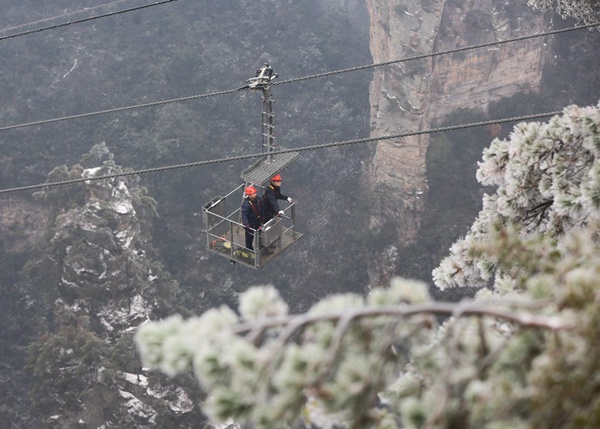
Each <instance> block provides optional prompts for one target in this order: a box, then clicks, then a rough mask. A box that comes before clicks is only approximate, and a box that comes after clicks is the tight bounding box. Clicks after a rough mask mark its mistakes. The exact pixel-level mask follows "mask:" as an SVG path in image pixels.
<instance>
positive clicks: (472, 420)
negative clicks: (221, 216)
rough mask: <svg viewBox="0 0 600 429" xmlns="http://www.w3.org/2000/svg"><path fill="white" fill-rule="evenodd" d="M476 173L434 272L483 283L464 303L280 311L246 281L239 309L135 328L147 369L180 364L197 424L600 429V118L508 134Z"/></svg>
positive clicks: (570, 116) (406, 284) (393, 302)
mask: <svg viewBox="0 0 600 429" xmlns="http://www.w3.org/2000/svg"><path fill="white" fill-rule="evenodd" d="M477 176H478V179H479V180H480V181H481V182H482V183H484V184H488V185H495V186H497V191H496V193H495V194H494V195H492V196H486V197H485V204H484V208H483V210H482V211H481V213H480V216H479V218H478V219H477V220H476V222H475V223H474V225H473V228H472V229H471V232H470V233H469V235H468V236H467V238H465V239H463V240H461V241H460V242H459V243H458V244H457V245H455V246H454V247H453V248H452V255H451V256H450V257H449V259H447V260H446V261H445V262H444V264H442V266H441V267H440V268H439V269H438V270H436V274H435V278H436V282H437V284H438V285H439V286H440V287H449V286H450V285H454V286H458V285H470V284H473V282H477V284H480V285H486V286H488V287H487V288H482V289H481V290H480V291H479V293H478V294H477V297H476V299H475V300H472V301H465V302H461V303H456V304H451V303H441V302H437V303H436V302H431V301H430V298H429V296H428V293H427V288H426V286H425V285H424V284H422V283H418V282H413V281H408V280H402V279H394V280H393V281H392V283H391V285H390V287H389V288H388V289H381V290H374V291H372V292H371V293H370V294H369V296H368V297H366V298H363V297H361V296H357V295H351V294H345V295H335V296H331V297H328V298H325V299H324V300H322V301H321V302H319V303H317V304H316V305H315V306H314V307H313V308H312V309H310V310H309V311H308V312H307V313H306V314H301V315H296V316H291V315H289V314H288V313H287V305H286V303H285V302H283V301H282V300H281V299H280V297H279V295H278V293H277V291H276V290H275V288H274V287H272V286H266V287H256V288H251V289H249V290H248V291H247V292H246V293H244V294H243V295H242V296H241V297H240V302H239V312H238V313H236V312H234V311H233V310H231V309H229V308H227V307H221V308H217V309H212V310H209V311H208V312H206V313H204V314H203V315H202V316H201V317H198V318H191V319H188V320H183V319H182V318H180V317H177V316H174V317H171V318H169V319H166V320H163V321H160V322H153V323H148V324H146V325H143V326H142V327H141V328H139V329H138V332H137V334H136V342H137V345H138V348H139V350H140V352H141V356H142V359H143V361H144V364H145V365H149V366H151V367H152V368H155V369H158V370H160V371H162V372H164V373H166V374H168V375H170V376H174V375H176V374H179V373H181V372H185V371H187V370H188V369H189V368H190V367H191V368H193V371H194V374H195V375H196V377H197V378H198V380H199V382H200V384H201V386H202V387H203V388H204V389H205V390H206V391H207V393H208V397H207V400H206V402H205V403H204V410H205V412H206V413H207V414H208V415H209V416H211V417H212V418H213V419H214V420H216V421H223V420H225V419H228V418H234V419H236V420H237V421H239V422H251V423H252V425H253V426H252V427H256V428H282V427H293V425H294V424H296V423H297V422H298V421H302V420H304V421H305V422H311V423H315V424H317V425H318V426H320V427H329V428H333V427H334V426H335V427H340V426H343V427H348V428H367V427H373V428H396V427H403V428H488V429H500V428H507V429H508V428H536V427H544V428H575V427H577V428H596V427H600V403H599V402H598V401H597V391H598V388H599V382H598V378H597V374H598V371H600V362H599V361H598V360H597V359H596V351H595V348H596V347H597V344H598V342H599V341H600V280H599V278H600V233H599V231H600V228H599V226H600V108H599V107H587V108H580V107H576V106H571V107H568V108H566V109H565V110H564V112H563V114H562V115H560V116H556V117H553V118H552V119H551V120H550V121H549V122H548V123H528V124H525V123H523V124H519V125H517V126H516V127H515V129H514V131H513V132H512V134H511V136H510V138H509V139H508V140H498V139H496V140H494V142H493V143H492V145H491V146H490V148H489V149H487V150H486V151H485V153H484V160H483V161H482V162H481V163H480V166H479V170H478V173H477ZM436 316H438V317H436ZM439 316H445V317H443V318H442V321H441V320H440V317H439ZM446 316H449V317H446ZM438 324H439V325H438Z"/></svg>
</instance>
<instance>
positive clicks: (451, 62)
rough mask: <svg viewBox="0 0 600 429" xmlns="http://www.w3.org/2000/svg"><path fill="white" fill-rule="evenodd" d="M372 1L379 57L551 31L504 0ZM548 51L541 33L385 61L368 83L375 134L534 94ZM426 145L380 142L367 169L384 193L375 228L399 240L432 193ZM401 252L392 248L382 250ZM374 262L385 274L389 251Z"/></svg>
mask: <svg viewBox="0 0 600 429" xmlns="http://www.w3.org/2000/svg"><path fill="white" fill-rule="evenodd" d="M367 7H368V10H369V13H370V20H371V30H370V31H371V53H372V55H373V61H374V62H375V63H378V62H385V61H389V60H392V59H401V58H408V57H412V56H417V55H423V54H428V53H433V52H438V51H442V50H448V49H453V48H459V47H464V46H470V45H474V44H480V43H486V42H492V41H499V40H503V39H507V38H513V37H518V36H521V35H526V34H533V33H536V32H541V31H543V30H544V29H546V28H548V24H547V22H546V19H545V16H544V15H543V14H541V13H536V12H532V11H531V10H530V9H528V8H527V7H526V5H521V6H518V5H515V4H514V2H505V1H497V0H484V1H473V0H407V1H404V2H402V3H399V2H397V1H394V0H367ZM549 49H550V48H549V46H548V44H547V41H546V40H545V39H544V38H536V39H532V40H528V41H522V42H518V43H512V44H506V45H498V46H494V47H490V48H487V49H477V50H472V51H464V52H460V53H456V54H452V55H444V56H436V57H433V58H425V59H420V60H414V61H407V62H401V63H398V64H394V65H390V66H385V67H379V68H377V69H376V70H375V72H374V77H373V82H372V83H371V87H370V105H371V134H372V136H374V137H376V136H382V135H387V134H396V133H401V132H403V131H406V132H408V131H416V130H419V129H427V128H430V127H431V126H432V124H434V123H435V122H436V121H437V120H440V119H443V118H444V117H445V116H446V115H447V114H449V113H451V112H453V111H454V110H456V109H458V108H480V109H482V110H484V111H485V110H486V109H487V107H488V105H489V103H490V102H493V101H497V100H498V99H500V98H502V97H508V96H511V95H514V94H516V93H518V92H520V91H523V90H525V89H527V90H534V91H535V90H536V89H538V88H539V85H540V81H541V77H542V70H543V67H544V64H545V60H546V59H547V58H548V55H547V54H548V52H549ZM428 144H429V136H428V135H422V136H417V137H409V138H403V139H398V140H391V139H390V140H384V141H380V142H378V144H377V145H376V148H375V150H374V152H373V156H372V159H371V160H370V163H368V164H367V166H366V167H365V169H364V171H363V182H364V183H366V184H367V188H368V189H371V190H373V189H374V190H376V192H375V193H374V196H375V201H373V204H374V210H373V212H372V214H371V220H370V225H369V226H370V228H371V229H372V230H373V231H375V232H376V231H379V230H381V229H382V228H383V229H390V230H394V231H395V235H396V237H397V240H396V241H397V243H399V244H400V245H405V244H408V243H410V242H411V241H412V240H414V238H415V236H416V234H417V232H418V230H419V225H420V219H421V214H422V213H423V210H424V208H425V202H426V200H427V195H428V185H427V178H426V173H427V172H426V154H427V148H428ZM388 233H389V231H388ZM393 252H394V248H393V246H391V247H389V248H387V249H385V251H384V256H385V255H388V256H389V255H390V254H392V255H393ZM379 256H382V255H379ZM376 259H377V260H378V261H384V262H377V263H376V264H375V265H373V264H372V265H371V268H370V270H371V274H374V273H376V276H379V278H380V279H385V278H386V277H388V276H387V275H386V273H385V272H384V271H385V268H384V266H385V264H386V263H385V261H386V260H389V259H390V257H386V258H381V257H378V258H376ZM392 259H393V258H392ZM371 279H372V283H378V282H379V281H378V279H377V278H374V277H373V276H371Z"/></svg>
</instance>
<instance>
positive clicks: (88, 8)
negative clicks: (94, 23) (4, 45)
mask: <svg viewBox="0 0 600 429" xmlns="http://www.w3.org/2000/svg"><path fill="white" fill-rule="evenodd" d="M127 1H131V0H117V1H114V2H112V3H106V4H101V5H98V6H92V7H86V8H84V9H80V10H76V11H73V12H67V13H63V14H62V15H56V16H50V17H48V18H44V19H40V20H38V21H33V22H26V23H24V24H19V25H15V26H13V27H8V28H3V29H0V33H6V32H7V31H13V30H16V29H18V28H22V27H29V26H30V25H36V24H43V23H44V22H48V21H53V20H55V19H60V18H66V17H68V16H72V15H77V14H79V13H84V12H91V11H93V10H96V9H100V8H103V7H109V6H114V5H116V4H119V3H123V2H127Z"/></svg>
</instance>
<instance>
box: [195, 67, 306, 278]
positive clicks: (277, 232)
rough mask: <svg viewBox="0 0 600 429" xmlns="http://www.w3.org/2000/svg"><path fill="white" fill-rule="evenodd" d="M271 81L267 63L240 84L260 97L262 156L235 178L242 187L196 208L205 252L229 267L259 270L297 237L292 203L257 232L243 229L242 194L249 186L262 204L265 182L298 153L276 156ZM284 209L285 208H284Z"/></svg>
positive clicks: (276, 147) (298, 154)
mask: <svg viewBox="0 0 600 429" xmlns="http://www.w3.org/2000/svg"><path fill="white" fill-rule="evenodd" d="M275 78H277V74H275V73H273V69H272V68H271V67H270V66H269V64H264V65H263V66H262V67H261V68H260V69H258V70H257V71H256V75H255V76H254V77H252V78H250V79H248V80H247V81H246V85H245V86H243V87H242V89H249V90H250V91H253V92H254V91H258V90H260V91H261V92H262V98H263V100H262V106H263V107H262V145H263V147H264V150H265V155H264V156H263V157H261V158H260V159H259V160H258V161H257V162H256V163H254V164H253V165H252V166H250V167H249V168H247V169H246V170H244V171H243V172H242V174H241V178H242V180H243V181H244V183H243V184H242V185H240V186H238V187H237V188H235V189H234V190H233V191H231V192H229V193H228V194H226V195H225V196H218V197H215V198H213V199H212V200H211V201H209V202H208V203H206V204H205V205H204V206H203V207H202V219H203V221H204V225H205V227H206V247H207V249H208V250H209V251H211V252H214V253H216V254H218V255H221V256H224V257H226V258H228V259H229V260H230V261H231V262H232V263H240V264H242V265H245V266H248V267H250V268H254V269H259V268H262V267H264V266H265V265H266V264H267V263H268V262H270V261H272V260H273V259H274V258H276V257H277V256H279V254H280V253H281V252H283V251H284V250H285V249H287V248H288V247H289V246H290V245H292V244H293V243H294V242H295V241H296V240H298V239H299V238H300V237H302V234H300V233H298V232H297V231H296V228H295V220H296V203H295V202H291V203H289V204H288V205H287V206H286V207H283V204H282V205H281V207H280V208H281V210H282V211H283V215H282V216H277V215H276V216H275V217H273V219H271V220H269V221H268V222H266V223H265V224H263V225H262V226H261V228H260V229H259V228H256V229H254V228H249V229H248V228H244V225H243V224H242V223H241V221H242V209H241V205H240V204H239V201H240V200H239V199H238V198H239V195H241V196H242V197H241V202H242V204H243V203H244V201H245V199H246V198H248V196H247V195H246V194H245V192H244V190H245V189H246V188H247V187H248V186H253V187H255V188H256V190H257V191H258V192H257V193H259V195H257V198H260V199H261V200H262V196H263V194H264V190H265V188H266V187H267V186H269V184H270V181H271V179H272V178H273V177H274V176H275V175H277V174H279V173H280V172H281V171H282V170H284V169H285V168H286V167H287V166H288V165H290V164H291V163H292V162H294V161H295V160H296V159H297V158H298V157H299V156H300V153H299V152H288V153H277V152H276V150H277V149H279V150H281V149H282V147H281V146H277V145H276V144H275V133H274V130H275V126H274V125H273V118H274V115H273V98H272V95H271V85H270V84H271V81H272V80H273V79H275ZM286 204H287V203H286ZM246 231H249V232H250V233H251V234H253V238H252V248H249V247H246Z"/></svg>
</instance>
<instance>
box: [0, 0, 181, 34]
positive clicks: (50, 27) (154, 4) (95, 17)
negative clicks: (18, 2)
mask: <svg viewBox="0 0 600 429" xmlns="http://www.w3.org/2000/svg"><path fill="white" fill-rule="evenodd" d="M174 1H177V0H162V1H158V2H155V3H150V4H146V5H143V6H136V7H132V8H129V9H123V10H119V11H117V12H109V13H105V14H103V15H96V16H92V17H89V18H82V19H77V20H75V21H69V22H64V23H62V24H55V25H50V26H48V27H42V28H36V29H35V30H27V31H23V32H21V33H16V34H11V35H9V36H1V37H0V41H2V40H6V39H13V38H15V37H19V36H25V35H27V34H32V33H39V32H41V31H45V30H53V29H55V28H60V27H66V26H67V25H71V24H80V23H82V22H87V21H92V20H94V19H99V18H106V17H107V16H114V15H119V14H121V13H127V12H132V11H135V10H140V9H146V8H149V7H153V6H158V5H161V4H165V3H171V2H174Z"/></svg>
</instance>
